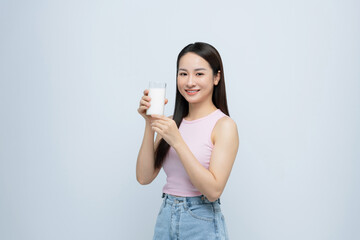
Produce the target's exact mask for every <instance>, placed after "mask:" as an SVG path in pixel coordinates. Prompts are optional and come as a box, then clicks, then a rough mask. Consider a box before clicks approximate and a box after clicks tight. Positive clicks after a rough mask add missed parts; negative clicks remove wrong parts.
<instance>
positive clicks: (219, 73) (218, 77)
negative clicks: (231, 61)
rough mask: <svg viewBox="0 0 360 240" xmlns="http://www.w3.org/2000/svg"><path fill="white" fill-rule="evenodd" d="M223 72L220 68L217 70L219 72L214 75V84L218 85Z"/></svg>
mask: <svg viewBox="0 0 360 240" xmlns="http://www.w3.org/2000/svg"><path fill="white" fill-rule="evenodd" d="M220 77H221V72H220V70H219V71H218V72H217V74H216V75H215V76H214V85H215V86H216V85H218V84H219V82H220Z"/></svg>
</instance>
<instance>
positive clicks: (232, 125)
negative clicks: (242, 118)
mask: <svg viewBox="0 0 360 240" xmlns="http://www.w3.org/2000/svg"><path fill="white" fill-rule="evenodd" d="M215 128H219V129H221V130H226V129H228V130H235V129H236V128H237V126H236V122H235V121H234V120H233V119H232V118H231V117H229V116H228V115H225V116H223V117H221V118H220V119H219V120H218V121H217V122H216V124H215V127H214V129H215Z"/></svg>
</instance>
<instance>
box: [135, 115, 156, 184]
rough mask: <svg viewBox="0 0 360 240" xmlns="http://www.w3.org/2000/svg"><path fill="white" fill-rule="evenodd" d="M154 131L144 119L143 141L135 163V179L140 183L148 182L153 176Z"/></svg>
mask: <svg viewBox="0 0 360 240" xmlns="http://www.w3.org/2000/svg"><path fill="white" fill-rule="evenodd" d="M154 161H155V160H154V131H153V130H152V129H151V126H150V123H149V122H147V121H146V124H145V131H144V137H143V141H142V144H141V147H140V150H139V154H138V158H137V163H136V179H137V181H138V182H139V183H140V184H148V183H150V182H151V181H152V180H153V176H154V172H155V169H154Z"/></svg>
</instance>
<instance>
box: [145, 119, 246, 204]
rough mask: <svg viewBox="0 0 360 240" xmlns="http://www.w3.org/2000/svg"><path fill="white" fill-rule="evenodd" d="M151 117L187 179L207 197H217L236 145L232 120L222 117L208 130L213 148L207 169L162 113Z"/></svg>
mask: <svg viewBox="0 0 360 240" xmlns="http://www.w3.org/2000/svg"><path fill="white" fill-rule="evenodd" d="M153 117H155V118H157V121H155V122H154V123H153V124H152V127H153V129H154V130H155V131H156V132H158V133H159V134H160V135H162V137H163V138H164V139H165V140H166V141H167V142H168V143H169V144H170V145H171V146H172V147H173V148H174V149H175V151H176V152H177V154H178V155H179V157H180V160H181V162H182V164H183V166H184V168H185V170H186V172H187V174H188V175H189V177H190V181H191V183H192V184H193V185H194V186H195V187H196V188H197V189H198V190H199V191H200V192H201V193H202V194H204V195H205V196H206V197H207V198H208V199H209V200H210V201H215V200H216V199H218V198H219V197H220V195H221V194H222V192H223V190H224V188H225V185H226V182H227V180H228V178H229V176H230V172H231V169H232V166H233V164H234V161H235V157H236V154H237V151H238V147H239V137H238V132H237V127H236V124H235V122H234V121H233V120H232V119H231V118H229V117H223V118H221V119H219V121H218V122H217V123H216V125H215V127H214V129H213V132H212V137H213V138H212V139H213V141H214V148H213V150H212V154H211V159H210V165H209V169H206V168H205V167H203V166H202V165H201V163H200V162H199V161H198V160H197V159H196V157H195V156H194V154H193V153H192V152H191V150H190V149H189V147H188V146H187V144H186V143H185V141H184V139H183V138H182V137H181V135H180V133H179V131H178V129H177V127H176V124H175V122H174V121H173V120H171V119H168V118H165V117H162V116H154V115H153Z"/></svg>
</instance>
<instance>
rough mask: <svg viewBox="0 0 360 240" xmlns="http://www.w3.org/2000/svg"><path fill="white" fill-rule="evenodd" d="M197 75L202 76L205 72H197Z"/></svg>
mask: <svg viewBox="0 0 360 240" xmlns="http://www.w3.org/2000/svg"><path fill="white" fill-rule="evenodd" d="M196 75H198V76H202V75H204V73H197V74H196Z"/></svg>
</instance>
